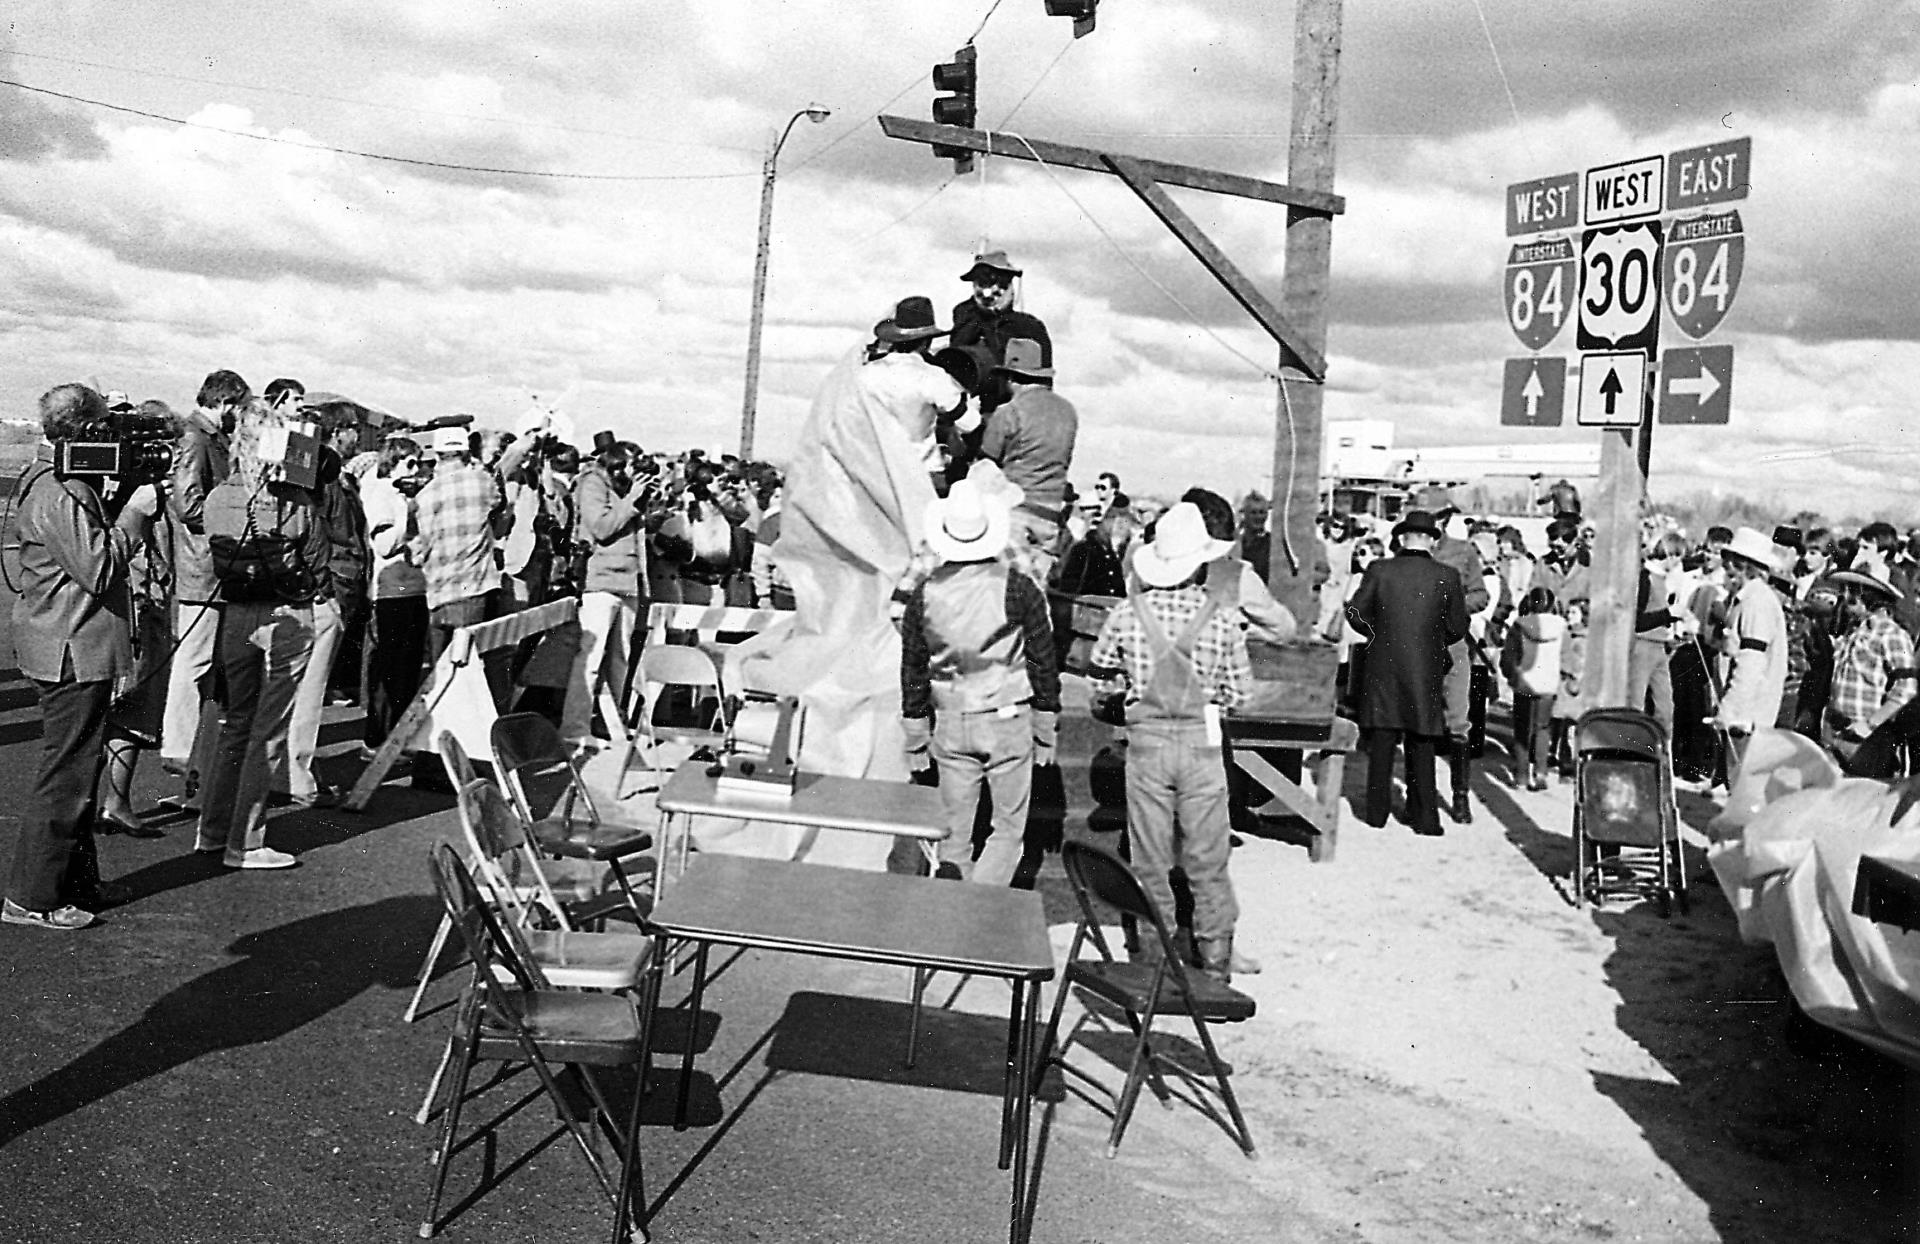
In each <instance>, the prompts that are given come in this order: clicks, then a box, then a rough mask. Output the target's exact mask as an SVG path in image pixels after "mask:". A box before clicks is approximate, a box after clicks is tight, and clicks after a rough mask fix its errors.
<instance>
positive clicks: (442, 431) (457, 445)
mask: <svg viewBox="0 0 1920 1244" xmlns="http://www.w3.org/2000/svg"><path fill="white" fill-rule="evenodd" d="M427 448H428V450H429V451H431V452H433V453H436V454H463V453H466V452H467V451H468V450H469V449H470V448H471V442H470V441H469V440H468V438H467V430H466V429H465V428H435V429H433V431H432V433H431V434H430V435H429V436H428V437H427Z"/></svg>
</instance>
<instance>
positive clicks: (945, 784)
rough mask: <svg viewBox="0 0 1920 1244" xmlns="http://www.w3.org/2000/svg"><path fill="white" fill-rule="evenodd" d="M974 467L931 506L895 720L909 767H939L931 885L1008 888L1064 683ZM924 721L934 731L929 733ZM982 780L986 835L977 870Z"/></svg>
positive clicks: (1000, 509)
mask: <svg viewBox="0 0 1920 1244" xmlns="http://www.w3.org/2000/svg"><path fill="white" fill-rule="evenodd" d="M982 475H984V476H986V477H988V478H989V479H991V478H992V477H993V476H995V475H997V472H996V471H994V470H991V469H988V470H985V471H984V472H983V470H982V469H981V468H975V471H974V473H973V474H972V475H969V476H968V477H967V478H965V479H962V480H960V481H958V482H957V483H955V484H954V485H953V487H952V489H951V490H949V491H948V493H947V495H946V497H945V498H944V499H942V500H936V501H934V502H932V503H931V504H930V505H929V506H928V507H927V519H926V524H925V531H926V542H927V547H928V550H929V551H930V552H931V553H932V554H933V555H934V556H936V557H937V558H938V559H939V564H938V565H937V566H935V567H934V568H933V570H932V571H931V572H930V573H928V574H927V575H926V577H925V578H924V579H923V580H922V581H920V582H919V583H918V585H917V586H915V587H914V588H913V589H912V592H911V594H910V595H909V596H908V597H907V601H906V609H905V612H904V614H903V615H902V617H901V620H900V711H901V715H902V717H903V718H904V722H905V726H906V732H907V762H908V766H909V767H910V768H912V769H913V770H914V771H916V772H919V771H921V770H924V769H925V767H926V765H927V764H928V762H929V754H930V755H931V761H932V763H935V764H937V765H938V766H939V771H940V800H941V803H942V804H943V805H944V807H945V809H946V813H947V837H946V838H945V839H944V840H943V841H942V842H941V843H940V848H939V849H940V866H939V869H938V870H937V872H936V875H937V876H940V877H945V878H949V879H953V880H959V879H963V878H968V877H969V873H970V874H971V877H970V879H971V880H973V881H977V882H981V883H983V884H986V885H1002V886H1003V885H1006V884H1007V883H1008V882H1009V881H1011V880H1013V875H1014V873H1015V871H1016V870H1017V869H1018V868H1019V866H1020V857H1021V847H1022V840H1023V838H1024V837H1025V834H1026V827H1027V806H1028V803H1029V802H1030V801H1031V798H1032V793H1033V767H1034V765H1036V764H1053V763H1054V732H1055V726H1056V723H1057V721H1058V719H1059V713H1060V675H1059V671H1058V669H1057V667H1056V666H1055V665H1054V659H1053V629H1052V626H1051V624H1050V623H1049V621H1048V619H1047V599H1046V597H1045V596H1044V595H1042V594H1041V591H1040V589H1039V588H1038V587H1036V586H1034V583H1033V580H1032V579H1030V578H1029V577H1028V576H1027V575H1025V574H1023V573H1021V572H1020V571H1018V570H1016V569H1014V568H1013V566H1012V565H1011V564H1010V562H1009V560H1008V558H1007V557H1006V556H1005V555H1006V554H1007V551H1008V549H1007V537H1008V533H1009V531H1010V529H1011V517H1012V512H1011V509H1010V508H1009V507H1008V506H1007V505H1004V504H1000V503H999V502H998V501H997V500H996V499H995V498H994V497H993V496H991V495H989V494H990V489H991V484H989V485H987V486H985V487H983V485H982V482H981V479H980V478H977V477H980V476H982ZM929 714H932V722H931V724H929ZM983 779H984V780H985V782H986V785H987V789H988V790H989V791H991V792H992V794H993V832H992V835H991V836H990V837H989V838H988V839H987V842H986V845H985V846H984V847H983V848H982V849H981V852H980V859H979V861H978V862H977V863H976V862H975V861H974V859H973V823H974V815H975V812H976V810H977V808H978V806H979V803H980V784H981V782H982V780H983Z"/></svg>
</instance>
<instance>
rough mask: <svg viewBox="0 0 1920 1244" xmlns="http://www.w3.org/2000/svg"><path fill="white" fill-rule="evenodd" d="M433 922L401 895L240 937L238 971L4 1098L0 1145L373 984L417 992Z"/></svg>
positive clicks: (159, 1005) (159, 1006)
mask: <svg viewBox="0 0 1920 1244" xmlns="http://www.w3.org/2000/svg"><path fill="white" fill-rule="evenodd" d="M174 863H175V862H174V861H168V862H167V863H166V864H162V865H156V866H155V870H158V869H165V868H170V867H173V865H174ZM215 867H217V864H216V865H215ZM143 871H147V870H143ZM438 918H439V906H438V904H437V903H435V901H434V900H433V899H432V898H429V897H426V896H424V895H418V896H406V897H398V898H389V899H382V900H381V901H379V902H377V903H367V904H363V905H361V906H358V907H348V908H345V909H343V910H340V911H331V912H326V913H323V914H320V915H315V916H309V917H306V918H304V919H301V920H295V921H292V922H290V923H287V924H283V925H279V926H277V927H275V928H271V929H265V930H262V931H261V932H258V933H249V934H247V935H246V936H245V937H242V938H239V939H238V940H236V941H235V942H233V943H232V944H231V945H230V946H228V947H227V952H228V953H229V954H235V955H240V956H242V958H241V959H240V960H239V961H238V962H236V963H229V964H227V965H225V966H223V967H220V968H216V969H215V970H213V971H211V972H208V973H206V974H205V975H203V976H199V977H196V978H194V979H193V980H191V981H188V982H187V983H186V984H184V985H182V986H180V987H179V988H178V989H175V990H173V991H172V992H171V993H168V994H167V995H166V996H164V997H162V998H160V999H158V1000H157V1001H155V1002H154V1004H153V1005H152V1006H150V1007H148V1008H147V1011H146V1014H145V1015H143V1016H142V1017H141V1018H140V1019H139V1020H138V1021H136V1022H135V1023H134V1024H132V1025H131V1026H129V1027H127V1028H124V1029H122V1030H121V1031H119V1032H117V1033H114V1034H113V1035H112V1036H109V1037H107V1038H106V1039H105V1040H103V1041H101V1042H100V1043H99V1044H98V1045H96V1046H94V1047H93V1048H92V1049H90V1050H88V1051H86V1052H85V1053H83V1054H81V1055H80V1056H79V1057H77V1058H75V1059H74V1060H73V1061H72V1062H70V1063H68V1064H67V1065H66V1066H64V1067H62V1068H60V1069H59V1070H57V1071H55V1072H53V1073H52V1074H50V1075H47V1076H44V1077H42V1078H41V1079H39V1080H36V1081H34V1082H33V1083H32V1084H28V1085H26V1086H24V1087H22V1088H20V1089H18V1090H16V1091H15V1092H13V1093H11V1094H9V1095H8V1096H7V1097H6V1098H4V1099H0V1148H3V1147H4V1146H5V1145H6V1144H7V1143H8V1142H10V1141H13V1140H16V1139H18V1138H19V1137H21V1136H24V1135H26V1134H27V1133H28V1132H31V1131H33V1130H34V1129H35V1128H38V1127H41V1126H44V1125H45V1124H48V1123H51V1122H53V1121H54V1120H56V1119H60V1118H63V1117H65V1116H66V1115H69V1114H72V1113H74V1112H76V1111H80V1110H84V1109H86V1108H87V1107H88V1106H91V1105H93V1104H94V1103H95V1102H99V1101H101V1100H104V1099H105V1098H107V1097H110V1096H112V1095H113V1094H114V1093H116V1092H118V1091H120V1090H121V1089H123V1088H128V1087H130V1086H132V1085H135V1084H138V1083H140V1082H141V1081H143V1080H146V1079H148V1078H150V1077H153V1076H158V1075H161V1074H164V1073H165V1072H167V1071H170V1070H172V1069H173V1068H175V1067H179V1066H181V1065H183V1064H186V1063H189V1062H192V1061H193V1060H195V1059H197V1058H200V1057H201V1056H203V1055H206V1054H212V1053H215V1052H217V1051H220V1050H226V1049H234V1048H238V1047H242V1046H250V1045H264V1044H267V1043H269V1042H272V1041H275V1040H278V1039H279V1038H281V1037H283V1036H285V1035H287V1034H288V1033H290V1032H293V1031H294V1030H296V1029H298V1028H300V1027H302V1026H303V1025H306V1024H308V1023H311V1022H312V1021H314V1020H316V1019H318V1018H320V1017H321V1016H323V1015H325V1014H327V1013H328V1012H329V1011H332V1010H333V1009H335V1008H336V1007H339V1006H342V1005H344V1004H345V1003H347V1002H349V1001H351V1000H352V999H353V998H354V997H356V996H357V995H358V994H359V993H360V992H361V991H362V990H365V989H367V988H369V987H371V986H375V985H380V986H385V987H387V988H391V989H406V988H409V987H411V985H412V984H413V979H414V972H415V970H416V969H417V968H418V966H419V963H420V947H421V946H423V945H425V944H426V942H427V939H428V938H429V937H430V936H431V935H432V932H433V927H434V922H435V920H437V919H438Z"/></svg>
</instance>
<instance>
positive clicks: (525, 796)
mask: <svg viewBox="0 0 1920 1244" xmlns="http://www.w3.org/2000/svg"><path fill="white" fill-rule="evenodd" d="M489 738H490V741H491V743H492V745H493V763H494V766H495V768H496V769H497V770H498V772H499V774H500V779H501V784H502V786H504V787H505V789H506V793H507V796H508V798H510V799H511V800H512V801H513V807H514V810H515V811H516V812H518V813H519V814H520V817H521V819H522V820H524V821H525V822H526V823H527V825H528V827H529V834H530V836H531V837H532V839H533V841H534V842H536V843H538V844H539V847H540V849H541V850H542V851H545V852H546V853H547V854H549V855H553V856H558V857H559V858H561V859H569V860H585V861H591V862H593V863H597V864H605V865H607V866H608V867H609V868H611V869H612V870H613V875H614V878H615V880H616V881H617V882H618V883H619V885H620V890H621V893H622V894H624V895H625V896H626V901H627V902H628V903H630V904H631V905H632V906H633V909H634V911H635V913H636V914H637V913H639V912H640V911H642V910H643V907H642V903H641V899H640V896H639V895H638V893H637V892H636V891H635V889H634V886H633V881H632V879H631V878H630V877H629V876H628V875H627V871H626V867H625V864H624V861H626V860H629V859H631V858H633V857H635V856H638V855H641V854H644V853H645V852H646V851H648V850H649V849H650V848H651V847H652V846H653V834H652V833H651V832H650V831H649V830H647V829H644V828H642V827H641V826H639V825H636V824H634V823H633V822H631V821H623V820H620V819H618V818H615V817H605V816H602V815H601V813H600V809H599V807H598V805H597V804H596V803H595V802H594V798H593V792H592V791H590V790H589V789H587V783H586V779H584V778H583V777H581V775H580V769H579V766H578V765H577V764H576V763H575V762H574V758H573V756H572V754H571V753H570V752H569V751H568V750H567V745H566V743H565V742H564V741H563V740H562V739H561V737H560V731H559V730H558V729H556V728H555V727H554V724H553V723H552V722H551V721H548V720H547V719H546V718H545V717H542V716H540V715H539V714H538V713H510V714H508V715H507V716H505V717H501V718H499V719H498V720H496V721H495V722H494V723H493V729H492V732H491V734H490V736H489ZM576 809H577V810H578V812H576ZM582 814H583V815H582Z"/></svg>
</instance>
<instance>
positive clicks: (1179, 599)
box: [1087, 587, 1253, 709]
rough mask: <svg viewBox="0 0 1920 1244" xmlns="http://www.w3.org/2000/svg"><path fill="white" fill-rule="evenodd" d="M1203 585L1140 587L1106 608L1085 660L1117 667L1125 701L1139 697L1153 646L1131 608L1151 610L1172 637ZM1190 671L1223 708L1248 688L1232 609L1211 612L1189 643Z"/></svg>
mask: <svg viewBox="0 0 1920 1244" xmlns="http://www.w3.org/2000/svg"><path fill="white" fill-rule="evenodd" d="M1206 601H1207V591H1206V589H1205V588H1203V587H1178V588H1164V589H1155V590H1150V591H1144V592H1141V593H1140V594H1139V595H1137V596H1130V597H1128V598H1127V599H1126V600H1123V601H1121V602H1120V603H1119V604H1117V605H1115V606H1114V607H1113V609H1112V611H1111V612H1109V613H1108V614H1107V621H1106V625H1105V626H1102V627H1101V628H1100V638H1099V639H1098V640H1096V641H1094V645H1093V652H1092V653H1091V654H1090V655H1089V656H1088V658H1087V663H1088V664H1089V665H1091V666H1092V667H1093V668H1094V669H1095V671H1100V670H1119V671H1121V672H1122V673H1124V674H1125V675H1126V678H1127V684H1128V686H1127V703H1128V704H1133V703H1134V702H1135V701H1137V700H1138V699H1139V698H1140V693H1141V692H1142V691H1144V690H1145V689H1146V687H1147V684H1148V683H1150V682H1152V681H1153V646H1152V645H1151V644H1149V643H1148V642H1147V632H1146V628H1145V627H1143V626H1141V624H1140V618H1139V615H1138V614H1136V613H1135V612H1134V611H1135V610H1136V609H1140V608H1145V609H1150V610H1152V611H1153V620H1154V621H1155V622H1157V623H1159V624H1160V629H1161V630H1162V631H1163V632H1165V634H1166V636H1167V638H1168V639H1170V640H1171V639H1174V638H1175V637H1177V636H1178V635H1179V634H1180V633H1181V632H1182V631H1184V630H1185V629H1186V627H1187V623H1188V622H1190V621H1192V619H1193V616H1194V615H1195V614H1197V613H1199V612H1200V609H1201V607H1202V606H1204V605H1205V604H1206ZM1193 667H1194V674H1195V676H1196V677H1198V679H1199V680H1200V684H1201V686H1203V687H1205V688H1206V689H1207V698H1208V699H1209V700H1210V701H1212V702H1213V703H1215V704H1218V705H1219V706H1220V707H1221V708H1224V709H1234V708H1239V707H1240V706H1241V705H1242V704H1245V703H1246V702H1247V697H1248V696H1250V695H1252V694H1253V665H1252V663H1251V662H1249V661H1248V659H1247V643H1246V639H1245V638H1244V637H1243V636H1242V635H1241V632H1240V622H1239V614H1238V613H1237V612H1235V611H1233V610H1222V611H1220V612H1216V613H1215V614H1214V615H1213V617H1212V618H1211V619H1209V620H1208V622H1207V624H1206V625H1205V626H1203V627H1201V628H1200V633H1199V635H1197V636H1195V638H1194V643H1193Z"/></svg>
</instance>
